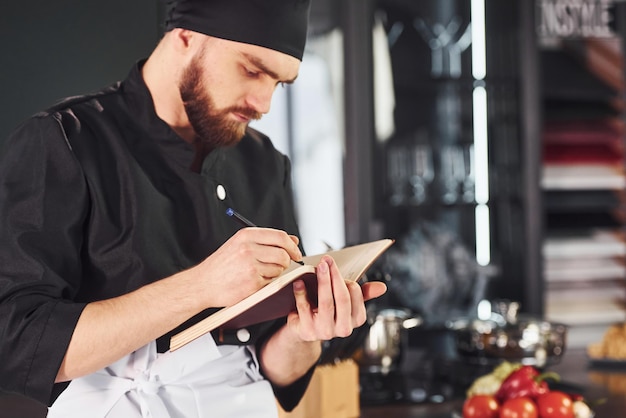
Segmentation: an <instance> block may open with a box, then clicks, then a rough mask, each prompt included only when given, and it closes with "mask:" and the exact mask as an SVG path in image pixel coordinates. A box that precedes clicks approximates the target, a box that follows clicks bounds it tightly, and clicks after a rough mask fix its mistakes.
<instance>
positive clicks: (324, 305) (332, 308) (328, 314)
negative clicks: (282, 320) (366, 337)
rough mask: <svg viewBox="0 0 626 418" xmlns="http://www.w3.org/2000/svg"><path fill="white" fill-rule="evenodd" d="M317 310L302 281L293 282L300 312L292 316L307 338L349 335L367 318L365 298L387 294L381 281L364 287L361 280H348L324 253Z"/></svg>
mask: <svg viewBox="0 0 626 418" xmlns="http://www.w3.org/2000/svg"><path fill="white" fill-rule="evenodd" d="M316 271H317V287H318V289H317V297H318V305H317V309H312V307H311V306H310V303H309V301H308V299H307V296H306V290H305V289H304V285H303V284H302V283H296V284H294V295H295V298H296V308H297V314H296V313H294V314H292V315H291V316H290V318H289V322H290V323H291V324H295V325H296V328H297V332H298V333H299V335H300V337H301V338H303V339H305V340H307V341H312V340H330V339H332V338H334V337H348V336H349V335H350V334H352V331H353V329H354V328H356V327H359V326H361V325H363V324H364V323H365V321H366V319H367V313H366V309H365V300H369V299H372V298H374V297H378V296H380V295H382V294H383V293H385V291H386V286H385V284H384V283H382V282H372V283H366V284H365V285H364V287H363V288H361V286H360V285H359V284H358V283H355V282H346V281H345V280H344V279H343V277H342V275H341V273H340V271H339V269H338V267H337V265H336V263H335V262H334V260H333V259H332V258H331V257H328V256H325V257H323V258H322V260H321V261H320V263H319V264H318V266H317V270H316Z"/></svg>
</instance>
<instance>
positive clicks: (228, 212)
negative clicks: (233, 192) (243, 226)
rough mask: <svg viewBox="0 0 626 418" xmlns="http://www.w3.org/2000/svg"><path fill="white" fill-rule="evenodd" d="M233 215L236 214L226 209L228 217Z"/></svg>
mask: <svg viewBox="0 0 626 418" xmlns="http://www.w3.org/2000/svg"><path fill="white" fill-rule="evenodd" d="M233 213H235V212H234V211H233V210H232V209H231V208H228V209H226V215H228V216H233Z"/></svg>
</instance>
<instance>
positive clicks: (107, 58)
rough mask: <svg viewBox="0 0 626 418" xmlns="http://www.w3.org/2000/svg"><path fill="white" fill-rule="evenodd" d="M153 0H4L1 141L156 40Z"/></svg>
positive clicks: (111, 77) (0, 14)
mask: <svg viewBox="0 0 626 418" xmlns="http://www.w3.org/2000/svg"><path fill="white" fill-rule="evenodd" d="M158 1H159V0H130V1H129V0H106V1H84V0H19V1H6V2H3V5H2V8H1V10H0V51H2V58H0V142H1V141H3V140H4V139H5V138H6V136H7V135H8V134H9V132H10V131H11V130H12V129H13V128H14V127H15V126H16V125H17V124H18V123H20V122H21V121H22V120H24V119H25V118H26V117H28V116H29V115H31V114H33V113H35V112H37V111H39V110H41V109H43V108H45V107H47V106H49V105H51V104H53V103H54V102H56V101H57V100H58V99H60V98H62V97H66V96H70V95H76V94H81V93H86V92H90V91H92V90H96V89H98V88H99V87H101V86H104V85H107V84H109V83H111V82H113V81H116V80H118V79H120V78H123V77H124V76H125V75H126V74H127V72H128V70H129V69H130V67H131V66H132V64H133V63H134V62H135V61H136V60H137V59H138V58H141V57H143V56H147V55H148V54H149V53H150V51H151V50H152V48H153V47H154V46H155V45H156V42H157V40H158V36H159V35H158V34H159V24H160V22H159V19H158V14H159V8H158V7H157V4H158Z"/></svg>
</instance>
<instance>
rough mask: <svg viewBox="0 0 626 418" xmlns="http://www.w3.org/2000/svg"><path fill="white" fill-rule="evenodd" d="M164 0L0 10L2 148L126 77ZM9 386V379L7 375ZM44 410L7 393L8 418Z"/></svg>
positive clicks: (148, 42)
mask: <svg viewBox="0 0 626 418" xmlns="http://www.w3.org/2000/svg"><path fill="white" fill-rule="evenodd" d="M158 1H159V0H106V1H85V0H18V1H5V2H3V4H2V7H0V51H1V54H2V55H1V58H0V144H1V143H2V141H4V139H5V138H6V137H7V136H8V134H9V133H10V131H11V130H13V128H15V127H16V126H17V125H18V124H19V123H20V122H21V121H23V120H24V119H26V118H27V117H28V116H29V115H31V114H33V113H35V112H37V111H39V110H42V109H44V108H46V107H48V106H49V105H51V104H53V103H54V102H56V101H57V100H59V99H60V98H63V97H66V96H71V95H76V94H81V93H87V92H90V91H93V90H96V89H98V88H100V87H102V86H105V85H107V84H110V83H112V82H114V81H116V80H119V79H121V78H123V77H125V76H126V74H127V73H128V71H129V69H130V68H131V66H132V65H133V63H134V62H135V61H136V60H137V59H139V58H142V57H144V56H147V55H148V54H149V53H150V52H151V50H152V49H153V47H154V46H155V45H156V43H157V41H158V38H159V33H160V19H159V17H158V16H159V14H160V13H159V12H160V8H159V7H158V6H157V5H158ZM0 379H2V376H0ZM45 414H46V411H45V407H44V406H43V405H39V404H36V403H32V402H27V401H25V400H24V399H22V398H19V397H15V396H11V395H7V394H3V393H0V416H2V417H3V418H14V417H15V418H17V417H20V418H24V417H29V418H35V417H43V416H45Z"/></svg>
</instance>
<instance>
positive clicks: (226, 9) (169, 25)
mask: <svg viewBox="0 0 626 418" xmlns="http://www.w3.org/2000/svg"><path fill="white" fill-rule="evenodd" d="M166 3H167V6H168V10H167V12H166V13H167V15H166V21H165V30H166V31H169V30H171V29H174V28H182V29H189V30H192V31H194V32H200V33H203V34H205V35H209V36H215V37H217V38H222V39H228V40H230V41H237V42H243V43H247V44H253V45H259V46H263V47H266V48H271V49H274V50H276V51H280V52H283V53H285V54H288V55H291V56H293V57H296V58H297V59H299V60H302V54H303V53H304V44H305V42H306V34H307V24H308V17H309V7H310V0H166Z"/></svg>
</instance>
